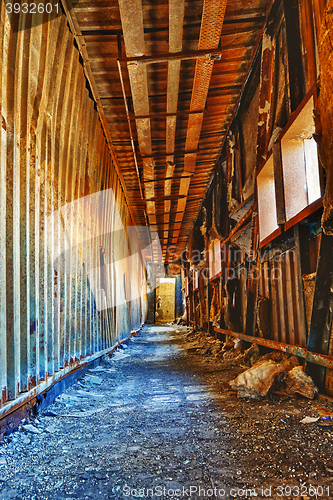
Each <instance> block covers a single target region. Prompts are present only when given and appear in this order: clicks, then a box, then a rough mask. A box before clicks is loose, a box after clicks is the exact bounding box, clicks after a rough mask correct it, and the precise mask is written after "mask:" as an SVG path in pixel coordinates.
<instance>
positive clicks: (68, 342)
mask: <svg viewBox="0 0 333 500" xmlns="http://www.w3.org/2000/svg"><path fill="white" fill-rule="evenodd" d="M31 17H32V24H33V26H32V29H31V30H22V31H19V32H16V33H15V34H13V33H11V31H10V26H9V22H8V19H7V16H5V17H4V19H7V21H5V22H6V23H7V31H2V32H1V33H0V50H1V51H2V54H3V66H2V70H1V74H0V77H1V84H2V86H1V89H0V92H1V102H2V129H1V134H0V139H1V143H0V153H1V164H0V285H1V287H0V391H1V392H0V404H2V402H3V401H4V400H5V399H7V394H6V391H7V390H8V393H9V397H10V398H12V399H15V398H16V397H17V396H18V394H19V392H20V390H23V391H27V390H29V389H31V388H32V387H33V386H35V385H38V384H39V382H40V380H41V379H47V377H48V376H51V375H53V374H54V373H55V372H56V371H59V370H61V368H62V367H64V366H65V365H66V364H68V363H69V362H71V361H72V362H76V361H77V360H78V359H79V358H80V357H81V356H82V355H83V356H84V355H86V354H91V353H97V352H98V351H100V350H102V349H104V348H107V347H110V346H111V345H112V344H113V343H114V342H115V340H116V339H117V335H116V334H115V331H114V330H115V329H116V330H117V332H116V333H118V334H119V335H120V334H121V335H124V334H125V335H128V333H129V328H130V327H133V325H134V324H135V323H136V321H137V318H138V316H139V310H138V303H137V304H136V302H135V301H133V302H132V310H131V311H130V309H129V307H128V305H126V304H122V305H120V306H119V307H118V313H117V315H116V316H115V317H112V316H111V314H110V311H107V310H104V311H103V313H100V311H97V310H96V307H95V298H94V296H93V295H92V289H91V286H90V283H89V276H88V273H87V271H86V270H83V269H82V268H81V262H80V258H81V256H79V253H78V250H77V242H78V240H79V236H80V235H79V228H80V224H77V220H76V219H75V215H76V214H75V213H69V215H68V216H66V215H65V216H63V218H61V216H60V212H58V213H57V211H59V209H61V207H64V206H65V205H66V204H68V203H72V202H73V201H74V200H78V199H81V198H82V197H83V196H84V195H87V196H88V197H89V195H90V194H92V195H93V194H94V193H98V192H99V191H102V193H103V194H102V196H101V200H100V201H101V202H102V198H103V200H104V208H103V209H102V210H101V211H100V212H98V207H97V206H95V207H93V206H90V207H89V204H88V213H84V214H83V217H86V218H88V219H90V221H92V223H91V224H90V227H93V224H101V227H100V228H99V230H100V231H99V232H100V233H101V234H102V235H103V236H102V245H103V247H105V250H106V251H107V252H109V253H110V254H112V251H113V250H114V249H115V254H114V255H115V256H116V258H117V259H118V260H121V259H123V258H125V257H127V256H128V242H127V240H126V238H125V236H124V235H122V236H121V238H119V235H118V234H115V235H113V236H112V237H111V238H110V237H109V234H110V233H112V230H113V228H114V225H115V224H118V220H117V219H118V216H117V214H116V211H117V206H113V205H114V202H113V199H110V198H109V197H108V195H107V190H108V189H112V190H113V193H114V200H116V204H117V205H118V207H119V208H120V211H121V217H122V220H123V223H124V224H125V222H126V221H127V219H128V210H127V208H124V207H123V205H124V203H123V201H124V198H123V192H122V190H121V189H120V184H119V180H118V178H117V176H116V175H115V172H114V167H113V164H112V161H111V157H110V155H109V151H108V148H107V145H106V143H105V138H104V136H103V133H102V129H101V126H100V122H99V120H98V114H97V113H96V112H95V110H94V106H93V103H92V101H91V99H90V98H89V97H88V93H87V90H86V88H85V79H84V77H83V71H82V67H81V64H80V63H79V60H78V53H77V51H76V49H75V48H74V47H73V37H72V35H71V34H69V32H68V31H67V29H68V28H67V25H66V21H65V19H64V18H63V19H60V18H59V19H56V20H53V21H54V22H53V23H50V24H48V25H46V26H45V25H44V26H43V25H42V23H39V21H40V19H39V18H38V16H31ZM17 19H19V17H18V18H17ZM24 19H25V18H24V16H23V17H22V18H21V22H23V20H24ZM37 21H38V22H37ZM3 22H4V20H2V23H3ZM3 37H4V38H3ZM45 42H46V43H45ZM4 47H5V48H4ZM13 68H16V69H15V71H16V73H15V74H14V73H13V72H12V69H13ZM9 70H10V71H11V72H9ZM13 82H15V85H13ZM9 115H10V116H9ZM8 136H9V137H8ZM110 208H111V209H112V214H110ZM64 213H65V210H64ZM91 236H92V242H91V243H90V245H88V249H87V250H84V253H85V257H88V259H87V260H88V263H89V264H90V265H91V267H92V268H96V267H97V268H99V265H100V262H99V244H100V242H99V239H98V238H97V239H95V240H94V238H93V236H94V234H92V235H91ZM95 236H96V235H95ZM71 246H72V248H71ZM66 250H67V251H68V252H67V254H66V252H65V251H66ZM61 253H63V255H64V256H65V265H66V266H67V267H62V268H61V267H60V266H61V265H62V264H59V265H56V269H54V264H53V263H54V259H55V256H57V257H59V256H60V254H61ZM111 260H112V261H114V260H115V259H114V258H113V256H111ZM109 261H110V260H109ZM109 261H107V262H109ZM58 263H61V259H58ZM67 264H68V265H67ZM125 267H126V266H125ZM125 267H124V269H120V273H119V278H120V281H119V283H120V284H121V293H123V279H122V278H123V275H124V272H125V274H126V275H127V277H128V280H129V281H128V282H129V283H131V282H132V281H133V280H135V279H139V280H141V277H140V276H138V275H137V274H136V272H137V271H139V269H127V270H126V269H125ZM134 267H135V268H136V267H138V268H139V265H138V266H134ZM113 270H114V268H112V267H111V268H110V267H108V274H107V280H106V281H107V284H106V285H104V286H105V288H107V292H108V297H109V293H110V292H112V291H113V292H114V291H115V287H116V286H117V283H116V279H117V278H116V276H115V274H114V272H113ZM89 272H90V271H89ZM140 283H141V281H140ZM112 288H113V290H112ZM61 305H62V311H61ZM6 306H7V307H6ZM61 317H62V318H64V317H65V321H64V320H61ZM61 337H62V338H61ZM61 346H62V347H61ZM3 388H5V391H4V392H3V394H2V389H3Z"/></svg>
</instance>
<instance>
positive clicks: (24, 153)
mask: <svg viewBox="0 0 333 500" xmlns="http://www.w3.org/2000/svg"><path fill="white" fill-rule="evenodd" d="M26 22H27V16H26V15H25V14H22V13H21V15H20V30H19V32H18V47H17V49H18V54H19V64H18V66H17V71H18V74H17V79H16V81H17V84H16V86H15V87H16V99H15V100H16V112H15V119H16V133H15V136H16V140H17V143H19V145H20V178H19V183H20V207H19V208H20V288H21V289H20V332H21V335H20V390H21V391H27V390H28V388H29V380H30V302H29V296H30V286H29V265H30V264H29V261H30V259H29V251H30V250H29V204H30V198H29V194H30V192H29V169H28V161H29V147H28V144H27V102H28V82H29V51H27V47H29V43H30V31H29V30H27V29H25V28H26Z"/></svg>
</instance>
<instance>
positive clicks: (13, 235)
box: [3, 17, 20, 399]
mask: <svg viewBox="0 0 333 500" xmlns="http://www.w3.org/2000/svg"><path fill="white" fill-rule="evenodd" d="M17 22H18V18H17V17H15V18H11V24H12V26H13V27H15V26H16V23H17ZM16 28H17V26H16ZM15 31H16V33H15V32H12V30H11V29H10V27H9V26H8V25H7V33H6V35H7V36H6V42H5V47H4V60H3V70H4V81H3V84H4V85H5V86H7V93H6V96H5V100H6V104H7V120H6V121H7V125H6V128H7V132H8V133H7V148H6V155H7V165H6V167H7V171H6V182H7V191H6V205H7V206H6V295H7V298H6V323H7V328H6V330H7V389H8V398H9V399H15V398H16V397H17V395H18V392H19V384H20V310H19V307H20V304H19V300H20V293H19V290H20V273H19V271H20V247H19V244H20V230H19V223H18V220H19V218H18V217H19V189H20V186H19V178H18V176H19V149H18V147H17V143H16V137H15V123H14V112H15V98H14V96H15V83H16V82H15V70H14V69H15V68H16V57H17V51H16V47H17V29H16V30H15ZM17 205H18V206H17Z"/></svg>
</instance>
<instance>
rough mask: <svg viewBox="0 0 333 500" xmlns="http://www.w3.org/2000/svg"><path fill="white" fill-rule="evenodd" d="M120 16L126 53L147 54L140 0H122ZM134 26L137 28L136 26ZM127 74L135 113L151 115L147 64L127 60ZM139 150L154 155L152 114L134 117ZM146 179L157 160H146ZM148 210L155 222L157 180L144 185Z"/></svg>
mask: <svg viewBox="0 0 333 500" xmlns="http://www.w3.org/2000/svg"><path fill="white" fill-rule="evenodd" d="M119 9H120V19H121V25H122V30H123V36H124V43H125V50H126V56H127V57H140V56H143V55H144V54H145V39H144V28H143V11H142V2H141V0H119ZM133 26H135V29H133ZM127 69H128V75H129V80H130V86H131V93H132V101H133V108H134V113H135V115H137V116H140V115H141V116H143V115H149V97H148V79H147V67H146V65H144V64H143V65H138V64H136V63H133V62H128V63H127ZM135 123H136V130H137V137H138V142H139V149H140V153H141V154H142V155H144V156H148V155H151V152H152V142H151V124H150V118H139V119H136V120H135ZM143 178H144V181H148V180H149V181H151V180H153V179H154V162H153V161H149V160H146V161H144V162H143ZM145 197H146V212H147V215H148V220H149V224H156V216H155V211H156V206H155V202H154V201H149V200H150V199H152V198H154V197H155V187H154V183H153V182H152V183H149V184H146V185H145Z"/></svg>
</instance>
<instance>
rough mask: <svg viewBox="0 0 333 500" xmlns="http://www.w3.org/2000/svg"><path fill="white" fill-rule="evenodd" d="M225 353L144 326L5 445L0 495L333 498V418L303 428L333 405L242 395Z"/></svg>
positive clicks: (57, 499) (234, 364)
mask: <svg viewBox="0 0 333 500" xmlns="http://www.w3.org/2000/svg"><path fill="white" fill-rule="evenodd" d="M221 349H222V351H221ZM204 352H205V354H204ZM221 352H223V344H221V343H220V342H218V341H213V339H212V338H209V337H205V336H204V335H201V334H199V335H197V334H195V333H192V332H189V331H188V330H187V329H186V328H185V327H168V326H161V327H148V326H145V327H144V328H143V329H142V330H141V331H140V332H139V334H138V335H137V336H136V337H134V338H133V339H132V340H131V341H129V342H128V345H127V346H125V348H124V349H120V350H118V351H117V352H116V353H115V354H114V355H113V356H110V357H107V358H105V359H104V360H103V362H102V364H101V365H100V366H99V367H97V368H95V369H93V370H91V371H89V372H88V373H87V374H86V375H85V376H84V377H83V378H82V379H81V380H80V381H79V382H78V383H76V384H75V385H74V386H72V387H71V388H70V389H69V390H68V391H66V393H64V394H62V395H61V396H60V397H58V398H57V400H56V402H55V403H54V404H53V405H51V406H50V407H49V408H48V410H47V411H46V412H44V414H43V415H38V416H37V418H36V419H34V420H32V421H31V422H23V424H22V426H21V427H20V429H19V430H18V431H17V432H14V433H12V434H11V435H10V436H8V437H7V438H6V439H5V441H3V442H2V443H0V444H1V446H0V499H1V500H5V499H6V500H7V499H20V500H25V499H35V500H42V499H49V500H62V499H67V500H70V499H94V500H95V499H105V498H121V499H124V498H155V497H156V498H169V499H170V498H194V499H197V498H237V499H239V498H249V497H251V496H253V497H257V498H274V499H278V498H298V499H300V498H303V499H309V498H330V497H333V457H332V449H333V441H332V436H333V427H331V426H330V425H329V424H330V423H331V422H330V421H327V422H326V423H325V421H324V422H316V423H311V424H301V423H300V420H302V419H303V418H304V417H307V416H308V417H322V416H325V415H328V414H331V413H332V414H333V406H332V405H331V404H330V403H329V402H322V401H320V400H318V399H316V400H310V401H309V400H307V399H305V398H303V397H300V396H293V397H288V396H281V397H280V396H277V395H275V396H273V397H267V398H265V399H263V400H259V401H256V400H245V399H238V398H237V395H236V392H235V391H232V390H231V389H230V386H229V384H228V382H229V381H230V380H231V379H233V378H235V377H236V376H237V375H238V374H239V373H241V372H242V371H244V370H245V369H246V366H245V365H244V357H242V356H233V355H232V353H230V352H229V354H227V355H225V356H221ZM325 424H326V426H324V425H325Z"/></svg>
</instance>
